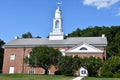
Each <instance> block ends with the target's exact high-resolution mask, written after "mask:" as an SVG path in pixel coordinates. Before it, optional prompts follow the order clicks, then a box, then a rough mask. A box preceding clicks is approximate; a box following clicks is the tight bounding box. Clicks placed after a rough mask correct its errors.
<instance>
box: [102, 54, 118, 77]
mask: <svg viewBox="0 0 120 80" xmlns="http://www.w3.org/2000/svg"><path fill="white" fill-rule="evenodd" d="M108 72H109V73H112V74H115V73H120V57H119V56H112V57H110V58H109V59H108V60H106V61H105V62H104V64H103V66H102V67H101V70H100V73H101V76H107V75H108V74H106V73H108Z"/></svg>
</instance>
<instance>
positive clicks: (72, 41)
mask: <svg viewBox="0 0 120 80" xmlns="http://www.w3.org/2000/svg"><path fill="white" fill-rule="evenodd" d="M81 42H84V43H88V44H91V45H94V46H107V39H106V37H71V38H67V39H64V40H49V38H22V39H14V40H12V41H10V42H8V43H7V44H5V47H35V46H40V45H48V46H51V47H73V46H75V45H78V44H80V43H81Z"/></svg>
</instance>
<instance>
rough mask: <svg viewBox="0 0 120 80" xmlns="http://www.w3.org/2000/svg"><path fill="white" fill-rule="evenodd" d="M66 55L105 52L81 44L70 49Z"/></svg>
mask: <svg viewBox="0 0 120 80" xmlns="http://www.w3.org/2000/svg"><path fill="white" fill-rule="evenodd" d="M66 53H103V51H102V50H100V49H98V48H96V47H94V46H92V45H89V44H87V43H81V44H79V45H77V46H74V47H73V48H70V49H69V50H67V51H66Z"/></svg>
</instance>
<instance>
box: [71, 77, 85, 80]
mask: <svg viewBox="0 0 120 80" xmlns="http://www.w3.org/2000/svg"><path fill="white" fill-rule="evenodd" d="M82 78H83V77H76V78H74V79H73V80H81V79H82Z"/></svg>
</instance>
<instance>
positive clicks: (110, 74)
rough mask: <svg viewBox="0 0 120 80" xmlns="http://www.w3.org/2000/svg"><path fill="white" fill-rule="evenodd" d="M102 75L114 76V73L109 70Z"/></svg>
mask: <svg viewBox="0 0 120 80" xmlns="http://www.w3.org/2000/svg"><path fill="white" fill-rule="evenodd" d="M101 75H102V76H104V77H113V73H112V72H110V71H108V72H105V73H104V74H101Z"/></svg>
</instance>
